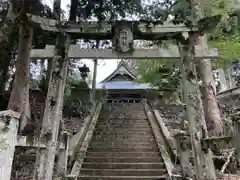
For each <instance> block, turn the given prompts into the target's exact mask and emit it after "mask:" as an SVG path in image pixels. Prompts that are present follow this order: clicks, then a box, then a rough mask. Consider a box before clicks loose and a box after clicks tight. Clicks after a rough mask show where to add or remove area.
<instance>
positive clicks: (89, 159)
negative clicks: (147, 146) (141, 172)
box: [84, 156, 163, 163]
mask: <svg viewBox="0 0 240 180" xmlns="http://www.w3.org/2000/svg"><path fill="white" fill-rule="evenodd" d="M84 162H92V163H104V162H105V163H106V162H108V163H113V162H114V163H120V162H125V163H134V162H135V163H136V162H141V163H143V162H144V163H153V162H155V163H160V162H163V160H162V158H161V157H157V158H156V157H146V158H143V157H112V158H111V157H100V156H99V157H92V156H86V157H85V158H84Z"/></svg>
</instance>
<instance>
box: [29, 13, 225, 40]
mask: <svg viewBox="0 0 240 180" xmlns="http://www.w3.org/2000/svg"><path fill="white" fill-rule="evenodd" d="M27 16H28V19H29V22H30V23H32V24H33V25H34V26H36V27H40V28H41V29H43V30H45V31H51V32H60V29H61V31H64V32H66V33H68V34H69V35H71V38H72V39H95V40H96V39H98V40H104V39H112V36H113V32H112V31H113V28H114V26H115V25H116V24H119V23H125V24H128V25H129V26H130V27H132V31H133V32H134V39H144V40H162V39H171V38H172V37H173V36H176V35H177V34H180V33H182V32H198V31H201V32H202V31H204V32H205V31H211V30H212V29H214V28H215V26H216V25H217V24H218V22H219V20H220V17H221V16H218V15H217V16H213V17H207V18H204V19H201V20H200V21H199V22H198V24H197V25H196V26H191V27H187V26H186V25H184V24H173V23H170V22H165V23H164V24H157V25H156V24H154V22H150V21H141V20H140V21H104V22H102V23H101V24H99V22H97V21H82V22H80V23H78V24H76V23H69V22H67V23H66V24H65V25H64V26H63V25H62V26H61V27H60V26H59V23H60V22H59V21H57V20H55V19H48V18H44V17H40V16H37V15H32V14H27Z"/></svg>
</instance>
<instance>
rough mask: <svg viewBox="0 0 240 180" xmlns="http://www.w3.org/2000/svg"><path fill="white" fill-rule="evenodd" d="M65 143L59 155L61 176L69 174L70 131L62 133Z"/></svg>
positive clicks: (58, 167) (58, 168)
mask: <svg viewBox="0 0 240 180" xmlns="http://www.w3.org/2000/svg"><path fill="white" fill-rule="evenodd" d="M61 136H62V138H63V143H64V145H65V148H64V149H60V152H59V155H58V164H57V173H58V176H59V177H61V176H62V177H65V176H66V175H67V163H68V152H69V140H70V139H69V136H70V134H69V133H68V132H63V133H62V135H61Z"/></svg>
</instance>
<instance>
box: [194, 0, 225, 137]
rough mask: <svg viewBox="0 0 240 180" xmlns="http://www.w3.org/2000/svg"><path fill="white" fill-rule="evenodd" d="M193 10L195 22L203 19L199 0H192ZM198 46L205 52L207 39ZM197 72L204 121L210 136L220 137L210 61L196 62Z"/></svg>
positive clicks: (204, 38)
mask: <svg viewBox="0 0 240 180" xmlns="http://www.w3.org/2000/svg"><path fill="white" fill-rule="evenodd" d="M192 6H193V9H195V10H196V11H195V12H196V13H194V14H195V17H194V19H195V21H197V20H199V19H201V18H202V17H203V13H202V5H201V2H200V0H192ZM198 44H199V45H200V46H202V47H203V48H204V49H205V52H207V49H208V47H207V37H206V36H201V37H199V39H198ZM196 65H197V66H196V67H197V71H198V74H199V78H200V80H201V81H202V85H201V87H200V90H201V93H202V100H203V107H204V112H205V120H206V122H207V127H208V131H209V133H210V134H212V135H213V134H215V135H220V134H222V133H223V123H222V119H221V114H220V110H219V106H218V102H217V93H216V87H215V82H214V80H213V76H212V65H211V61H210V59H202V60H200V61H198V62H197V64H196Z"/></svg>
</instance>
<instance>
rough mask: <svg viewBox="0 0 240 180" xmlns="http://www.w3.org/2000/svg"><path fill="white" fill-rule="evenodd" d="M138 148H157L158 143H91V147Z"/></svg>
mask: <svg viewBox="0 0 240 180" xmlns="http://www.w3.org/2000/svg"><path fill="white" fill-rule="evenodd" d="M96 147H97V148H107V149H112V148H136V149H142V148H153V149H154V148H156V147H157V145H156V144H99V145H95V144H90V145H89V148H96Z"/></svg>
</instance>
